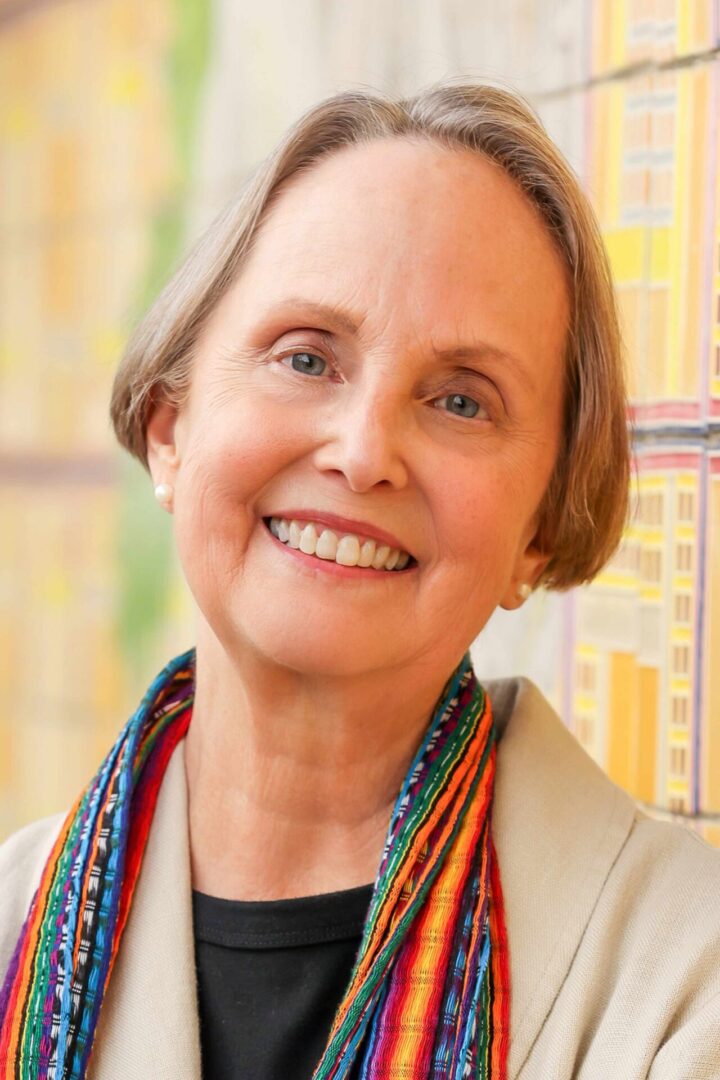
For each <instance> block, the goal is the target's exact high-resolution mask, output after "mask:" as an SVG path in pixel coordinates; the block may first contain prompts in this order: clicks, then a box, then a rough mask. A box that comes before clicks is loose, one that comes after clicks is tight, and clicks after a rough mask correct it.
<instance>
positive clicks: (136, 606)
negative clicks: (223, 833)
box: [117, 0, 212, 677]
mask: <svg viewBox="0 0 720 1080" xmlns="http://www.w3.org/2000/svg"><path fill="white" fill-rule="evenodd" d="M174 8H175V16H176V33H175V38H174V40H173V44H172V47H171V49H170V51H169V53H168V55H167V57H166V58H165V63H166V82H167V86H168V92H169V95H170V106H171V117H172V124H173V135H174V143H175V153H176V155H177V162H178V172H179V174H180V176H181V185H180V188H179V190H178V191H176V192H174V193H172V194H171V195H170V197H169V198H168V199H167V200H166V201H165V202H164V203H163V204H162V205H160V206H158V207H157V208H156V210H155V212H154V214H153V216H152V218H151V220H150V222H149V225H148V227H149V229H150V231H151V244H150V257H149V259H148V265H147V267H146V270H145V273H144V275H143V278H142V280H141V282H140V283H139V287H138V293H137V298H136V301H135V304H134V305H133V306H134V310H135V319H139V318H140V317H141V316H142V314H143V312H144V311H145V310H146V309H147V308H148V307H149V306H150V304H151V303H152V301H153V300H154V299H155V297H156V296H157V294H158V293H159V291H160V290H161V288H162V286H163V285H164V284H165V282H166V281H167V280H168V279H169V277H170V276H171V274H172V272H173V270H174V269H175V267H176V265H177V264H178V262H179V260H180V257H181V255H182V253H183V247H184V244H185V240H186V231H187V196H188V192H189V191H190V189H191V179H192V168H193V154H194V148H195V139H196V132H197V119H198V113H199V105H200V99H201V91H202V88H203V85H204V81H205V76H206V74H207V68H208V59H209V54H210V28H211V15H212V5H211V4H210V3H208V2H207V0H175V4H174ZM122 469H123V475H122V483H121V495H120V513H119V535H118V565H119V592H120V602H119V606H118V611H117V639H118V642H119V645H120V649H121V651H122V654H123V656H124V659H125V661H126V663H127V664H128V667H129V668H130V669H131V671H132V672H133V673H134V674H135V675H137V676H138V677H140V676H142V675H144V673H145V672H146V669H147V662H148V656H152V655H153V654H154V652H155V649H154V642H155V640H156V637H157V634H158V631H159V629H160V628H161V627H162V624H163V622H164V620H165V618H166V617H167V611H168V598H169V595H170V588H171V584H172V578H173V574H174V572H175V571H174V566H175V559H174V555H173V543H174V541H173V536H172V518H171V516H170V515H169V514H167V513H166V511H164V510H162V509H161V508H160V507H159V505H158V504H157V503H156V501H155V498H154V495H153V490H152V480H151V479H150V477H149V475H148V474H147V473H146V472H145V470H144V469H143V468H142V467H141V466H140V465H139V464H138V463H137V462H136V461H134V460H131V459H130V458H128V457H124V459H123V466H122Z"/></svg>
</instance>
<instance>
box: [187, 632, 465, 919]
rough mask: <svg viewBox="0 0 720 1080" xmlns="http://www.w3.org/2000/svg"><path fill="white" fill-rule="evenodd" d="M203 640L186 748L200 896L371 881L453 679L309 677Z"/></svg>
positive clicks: (430, 674) (389, 673)
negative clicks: (405, 785)
mask: <svg viewBox="0 0 720 1080" xmlns="http://www.w3.org/2000/svg"><path fill="white" fill-rule="evenodd" d="M198 631H199V632H198V636H197V646H196V649H197V669H196V686H195V703H194V707H193V715H192V721H191V724H190V728H189V731H188V734H187V737H186V746H185V763H186V773H187V781H188V794H189V818H190V852H191V864H192V884H193V888H195V889H199V890H200V891H201V892H206V893H208V894H210V895H213V896H220V897H225V898H228V899H244V900H263V899H281V898H284V897H292V896H305V895H313V894H316V893H322V892H332V891H336V890H339V889H347V888H353V887H355V886H357V885H363V884H367V883H368V882H371V881H373V880H374V879H375V875H376V872H377V867H378V864H379V861H380V857H381V854H382V847H383V843H384V840H385V834H386V831H387V826H388V823H389V820H390V814H391V812H392V808H393V805H394V803H395V799H396V797H397V793H398V791H399V789H400V786H401V784H402V781H403V779H404V777H405V774H406V772H407V770H408V768H409V766H410V762H411V761H412V758H413V755H414V754H415V751H416V749H417V747H418V745H419V743H420V741H421V739H422V736H423V733H424V731H425V729H426V728H427V725H428V723H429V721H430V718H431V716H432V712H433V709H434V706H435V704H436V702H437V699H438V697H439V695H440V693H441V692H442V689H443V686H444V684H445V682H446V680H447V677H448V675H449V671H443V672H442V673H440V672H438V670H437V668H435V669H432V670H431V669H430V668H429V667H428V668H421V669H420V670H419V669H418V666H417V664H415V665H413V666H412V667H411V668H407V669H405V670H400V671H398V670H397V669H392V670H384V671H382V672H369V673H363V674H362V675H361V676H357V677H353V678H343V679H340V678H333V677H329V676H317V675H313V676H311V677H309V676H307V675H306V674H305V673H302V672H297V671H293V670H289V669H288V668H283V667H280V666H278V665H277V664H274V663H270V662H268V660H267V658H266V657H260V656H258V655H257V654H256V653H254V652H252V651H251V650H247V651H243V650H239V651H234V652H233V654H232V656H231V655H229V653H228V651H227V650H226V649H225V648H224V647H223V645H222V644H221V643H220V642H219V641H218V639H217V638H216V637H215V636H214V635H213V634H212V633H211V632H210V631H209V629H208V627H207V625H206V624H203V623H201V624H200V625H199V627H198Z"/></svg>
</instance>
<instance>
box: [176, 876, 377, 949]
mask: <svg viewBox="0 0 720 1080" xmlns="http://www.w3.org/2000/svg"><path fill="white" fill-rule="evenodd" d="M373 887H374V882H371V883H370V884H368V885H359V886H356V887H355V888H352V889H341V890H339V891H338V892H331V893H320V894H318V895H316V896H298V897H293V898H291V899H284V900H227V899H225V898H223V897H219V896H210V895H208V894H207V893H204V892H201V891H200V890H199V889H193V890H192V906H193V927H194V932H195V937H196V939H198V940H199V941H205V942H208V943H209V944H211V945H223V946H225V947H226V948H240V949H284V948H288V947H292V946H300V945H316V944H317V945H320V944H323V943H325V942H331V941H346V940H349V939H351V938H355V937H359V936H360V935H361V934H362V932H363V927H364V925H365V918H366V915H367V912H368V907H369V905H370V900H371V898H372V892H373Z"/></svg>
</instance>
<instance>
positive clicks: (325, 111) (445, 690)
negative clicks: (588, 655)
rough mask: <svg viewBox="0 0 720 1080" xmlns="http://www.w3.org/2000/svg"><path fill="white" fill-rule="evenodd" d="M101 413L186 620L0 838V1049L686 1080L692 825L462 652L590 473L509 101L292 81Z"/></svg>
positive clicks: (236, 1070) (462, 1073)
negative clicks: (60, 796) (82, 782)
mask: <svg viewBox="0 0 720 1080" xmlns="http://www.w3.org/2000/svg"><path fill="white" fill-rule="evenodd" d="M111 411H112V418H113V422H114V425H115V431H116V433H117V435H118V438H119V440H120V442H121V443H122V445H124V446H125V447H126V448H127V449H128V450H129V451H130V452H131V453H133V454H134V455H135V456H136V457H137V458H138V459H139V460H140V461H141V462H142V464H143V465H145V466H146V467H147V469H148V471H149V473H150V475H151V477H152V482H153V484H154V485H155V493H156V496H157V498H158V500H159V501H160V502H161V504H162V505H163V506H164V507H165V509H167V510H168V511H169V512H170V513H172V515H173V518H174V528H175V535H176V538H177V544H178V550H179V555H180V560H181V563H182V566H183V570H184V573H185V575H186V577H187V581H188V584H189V586H190V589H191V591H192V593H193V596H194V598H195V601H196V603H197V627H196V644H195V647H194V649H191V650H190V651H189V652H187V653H185V654H183V655H182V656H180V657H177V658H176V659H175V660H173V661H172V662H171V663H170V664H169V665H168V666H167V668H165V669H164V670H163V672H161V673H160V675H159V676H158V678H157V679H156V680H155V682H154V683H153V685H152V686H151V687H150V689H149V690H148V692H147V694H146V696H145V698H144V700H143V702H142V704H141V706H140V707H139V709H138V712H137V713H136V714H135V716H134V717H132V718H131V719H130V721H129V722H128V724H127V725H126V727H125V728H124V729H123V731H122V732H121V734H120V736H119V738H118V742H117V743H116V746H115V747H114V748H113V750H112V751H111V752H110V754H109V755H108V758H107V759H106V761H105V763H104V765H103V768H101V770H100V771H99V773H98V775H97V777H96V778H95V780H94V781H93V783H91V784H89V785H88V788H87V789H86V792H84V793H82V795H81V796H80V797H79V799H78V802H77V803H76V804H75V806H74V807H73V808H72V809H71V810H70V811H69V812H68V813H67V814H59V815H56V816H54V817H52V818H50V819H44V820H43V821H40V822H36V823H34V824H32V825H30V826H28V827H26V828H25V829H23V830H21V831H20V832H19V833H17V834H15V836H14V837H11V838H10V840H8V841H7V842H6V843H5V845H4V846H3V848H2V849H0V869H1V871H2V881H3V888H2V905H3V906H2V909H1V910H0V916H1V918H0V927H1V928H2V934H1V936H0V943H1V945H0V961H1V962H2V966H3V969H7V974H6V977H5V986H4V997H3V1001H2V1004H1V1005H0V1016H2V1027H1V1028H0V1061H2V1062H3V1064H4V1072H3V1073H2V1075H3V1076H14V1077H15V1076H35V1075H38V1076H45V1075H52V1076H56V1077H65V1076H68V1077H69V1076H72V1077H80V1076H85V1075H88V1076H93V1077H98V1078H101V1080H109V1078H114V1077H118V1078H119V1077H124V1078H127V1077H133V1078H134V1077H137V1078H141V1077H142V1078H143V1080H146V1078H149V1077H173V1078H175V1077H188V1078H197V1077H199V1076H200V1075H201V1069H202V1070H203V1074H204V1075H206V1076H211V1077H253V1078H254V1080H255V1078H258V1077H278V1078H279V1077H282V1078H285V1077H288V1078H289V1077H309V1076H311V1075H313V1076H315V1077H316V1078H320V1077H323V1078H324V1077H344V1076H352V1077H386V1078H398V1080H400V1078H420V1077H430V1076H433V1077H466V1076H482V1077H490V1076H491V1077H493V1078H495V1077H505V1076H509V1077H522V1078H524V1080H530V1078H538V1080H540V1078H542V1080H547V1078H550V1077H552V1078H561V1077H563V1078H564V1077H581V1078H600V1077H603V1078H606V1077H623V1078H631V1077H632V1078H636V1077H637V1078H640V1077H646V1076H650V1077H652V1078H653V1080H660V1078H665V1080H670V1078H672V1080H680V1078H683V1077H686V1078H688V1080H689V1078H691V1077H692V1078H693V1080H698V1078H704V1077H717V1076H720V900H719V899H718V897H720V855H719V854H718V853H717V852H716V851H715V850H713V849H711V848H710V847H709V846H708V845H706V844H704V843H703V842H701V841H700V840H698V839H697V838H696V837H695V836H693V835H691V834H690V833H689V832H687V831H685V830H683V829H681V828H680V827H678V826H674V825H669V824H664V823H659V822H656V821H652V820H650V819H649V818H648V817H646V816H645V815H644V814H643V813H641V812H640V811H639V810H638V809H636V807H635V805H634V803H633V801H632V800H631V799H630V798H629V797H628V796H627V795H626V794H624V793H623V792H622V791H621V790H620V789H619V788H617V787H616V786H615V785H614V784H612V783H611V782H610V781H609V780H608V779H607V778H606V777H605V776H604V774H603V773H602V772H601V771H600V770H599V769H598V768H597V766H596V765H595V764H594V763H593V762H592V761H591V760H590V758H589V757H588V756H587V755H586V754H585V752H584V751H583V750H582V749H581V748H580V747H579V745H578V744H577V743H576V742H575V740H574V739H573V737H572V736H571V735H570V734H569V733H568V731H567V730H566V728H565V727H564V725H563V724H562V722H561V720H560V719H559V717H557V716H556V714H555V713H554V712H553V711H552V710H551V709H550V707H549V705H548V704H547V703H546V702H545V701H544V699H543V698H542V696H541V695H540V693H539V691H538V690H537V689H536V688H535V687H534V686H533V685H532V684H530V683H528V682H527V681H525V680H522V679H509V680H502V681H499V682H495V683H489V684H488V685H487V686H485V687H481V686H479V684H478V683H477V681H476V679H475V676H474V673H473V671H472V667H471V665H470V658H469V653H468V648H469V646H470V644H471V642H472V641H473V640H474V639H475V638H476V637H477V635H478V634H479V632H480V630H481V629H482V627H483V626H484V625H485V623H486V622H487V620H488V618H489V616H490V614H491V613H492V611H493V610H494V609H495V608H496V607H497V606H498V605H501V606H503V607H505V608H508V609H512V608H517V607H519V606H520V605H521V604H522V602H523V601H524V599H526V597H527V595H529V593H530V591H531V590H532V589H533V588H535V587H537V586H538V585H539V584H544V585H545V586H546V587H549V588H557V589H565V588H568V587H570V586H572V585H574V584H577V583H580V582H583V581H588V580H590V579H591V578H592V577H593V576H594V575H595V574H596V573H597V572H598V570H599V569H600V568H601V567H602V566H603V564H604V563H605V562H606V561H607V559H608V558H609V556H610V555H611V553H612V552H613V550H614V549H615V547H616V545H617V543H618V540H619V537H620V534H621V531H622V527H623V523H624V520H625V514H626V505H627V482H628V459H629V448H628V439H627V431H626V424H625V397H624V388H623V379H622V358H621V349H620V337H619V333H618V325H617V316H616V311H615V307H614V303H613V293H612V287H611V283H610V278H609V274H608V268H607V262H606V258H605V255H604V250H603V246H602V243H601V240H600V238H599V235H598V231H597V227H596V224H595V222H594V218H593V215H592V212H591V210H590V208H589V206H588V203H587V201H586V199H585V197H584V195H583V194H582V191H581V190H580V188H579V186H578V184H577V181H576V179H575V178H574V176H573V174H572V172H571V170H570V169H569V167H568V166H567V164H566V163H565V161H564V159H563V158H562V157H561V155H560V154H559V153H558V151H557V150H556V148H555V147H554V146H553V145H552V143H551V142H550V140H549V139H548V137H547V135H546V134H545V132H544V131H543V129H542V128H541V126H540V124H539V122H538V121H537V119H536V118H535V116H534V114H533V113H532V111H531V110H530V109H529V107H527V106H526V105H525V104H524V103H523V102H522V101H521V100H520V99H518V98H516V97H515V96H513V95H511V94H510V93H508V92H505V91H501V90H498V89H494V88H490V87H487V86H484V85H476V84H469V83H467V84H466V83H457V82H450V83H446V84H441V85H438V86H435V87H432V88H430V89H428V90H425V91H423V92H422V93H420V94H418V95H417V96H416V97H414V98H411V99H408V100H403V101H391V100H388V99H387V98H384V97H382V96H380V95H377V94H374V93H369V92H360V91H357V92H350V93H344V94H340V95H337V96H335V97H333V98H331V99H329V100H328V101H326V102H324V103H322V104H320V105H318V106H317V107H316V108H314V109H312V110H310V112H309V113H308V114H307V115H305V116H304V117H303V118H301V120H299V121H298V123H296V124H295V125H294V127H293V128H292V129H291V130H290V131H289V132H288V134H287V135H286V137H285V138H284V140H283V141H282V143H281V144H280V146H279V147H278V148H277V149H276V150H275V151H274V153H273V154H272V155H271V156H270V157H269V158H268V160H267V161H266V162H265V163H264V164H263V165H262V166H261V167H260V168H259V170H258V171H257V173H256V174H255V175H254V177H252V178H251V180H250V182H249V183H248V185H247V187H246V189H245V190H244V192H243V193H242V195H241V196H240V198H239V199H238V200H237V202H236V203H235V204H234V205H232V206H231V207H230V208H229V210H228V211H227V212H226V214H225V215H224V216H222V217H221V218H220V219H219V220H218V221H217V222H216V223H215V224H214V225H213V226H212V228H211V229H210V231H209V232H208V234H207V236H206V237H205V238H204V239H203V240H202V241H201V243H200V244H199V246H198V247H197V248H196V249H195V250H194V251H193V252H192V253H191V255H190V256H189V258H188V260H187V261H186V263H185V265H184V266H183V268H182V269H181V270H180V271H179V272H178V273H177V274H176V276H175V278H174V279H173V280H172V281H171V283H170V284H169V285H168V286H167V288H166V290H165V292H164V293H163V295H162V296H161V298H160V299H159V300H158V301H157V302H156V304H155V306H154V307H153V308H152V309H151V311H150V313H149V314H148V315H147V316H146V318H145V320H144V322H143V323H142V325H141V326H140V328H139V329H138V331H137V332H136V334H135V336H134V338H133V340H132V341H131V343H130V345H129V348H128V351H127V353H126V356H125V357H124V360H123V363H122V366H121V368H120V370H119V372H118V375H117V378H116V382H115V386H114V390H113V399H112V410H111ZM101 1006H102V1009H101Z"/></svg>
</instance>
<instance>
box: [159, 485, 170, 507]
mask: <svg viewBox="0 0 720 1080" xmlns="http://www.w3.org/2000/svg"><path fill="white" fill-rule="evenodd" d="M172 495H173V489H172V487H171V485H170V484H157V485H156V487H155V498H156V499H157V501H158V502H159V503H160V504H161V505H165V504H166V503H169V502H170V500H171V499H172Z"/></svg>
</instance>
